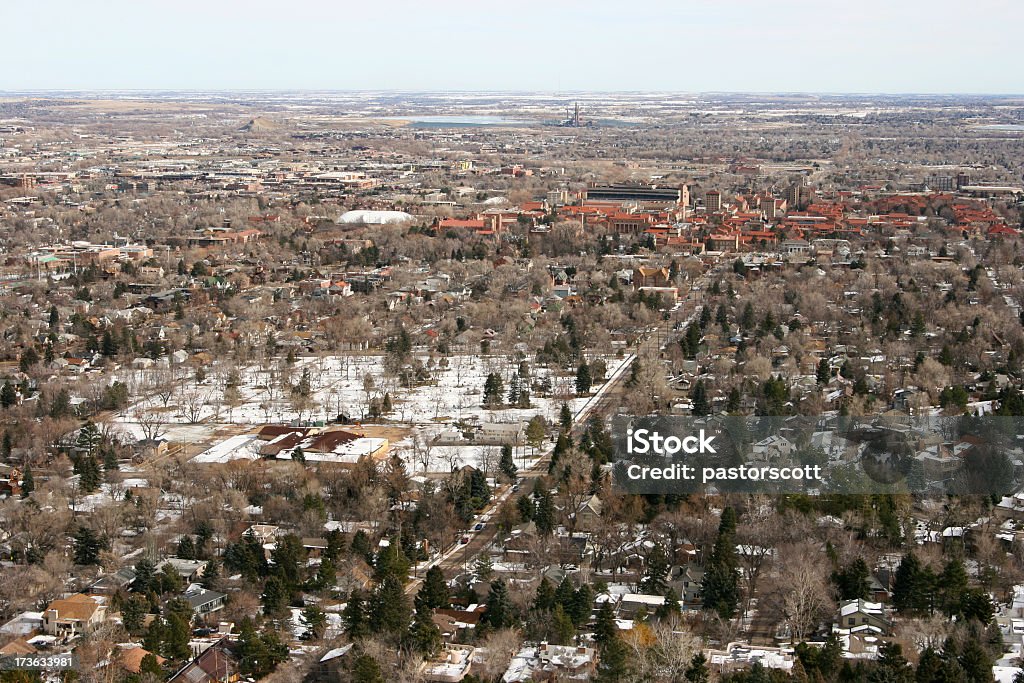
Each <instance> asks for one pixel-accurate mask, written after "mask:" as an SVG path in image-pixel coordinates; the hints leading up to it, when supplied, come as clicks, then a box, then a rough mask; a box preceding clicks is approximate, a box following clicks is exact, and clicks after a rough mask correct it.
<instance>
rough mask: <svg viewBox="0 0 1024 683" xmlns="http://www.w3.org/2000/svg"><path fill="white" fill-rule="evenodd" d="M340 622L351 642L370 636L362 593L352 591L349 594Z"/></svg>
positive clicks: (355, 590) (357, 590)
mask: <svg viewBox="0 0 1024 683" xmlns="http://www.w3.org/2000/svg"><path fill="white" fill-rule="evenodd" d="M342 621H343V622H344V624H345V633H346V634H347V635H348V637H349V638H351V639H352V640H356V639H358V638H363V637H365V636H367V635H369V634H370V628H369V624H368V620H367V615H366V602H365V600H364V599H363V594H362V591H360V590H359V589H353V591H352V592H351V593H350V594H349V596H348V602H347V603H346V604H345V610H344V612H342Z"/></svg>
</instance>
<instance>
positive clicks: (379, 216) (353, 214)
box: [337, 211, 413, 225]
mask: <svg viewBox="0 0 1024 683" xmlns="http://www.w3.org/2000/svg"><path fill="white" fill-rule="evenodd" d="M411 220H413V216H412V215H411V214H408V213H406V212H405V211H346V212H345V213H343V214H341V215H340V216H338V220H337V222H338V223H344V224H346V225H355V224H362V225H392V224H395V223H405V222H407V221H411Z"/></svg>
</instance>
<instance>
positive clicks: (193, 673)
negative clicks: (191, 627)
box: [168, 637, 241, 683]
mask: <svg viewBox="0 0 1024 683" xmlns="http://www.w3.org/2000/svg"><path fill="white" fill-rule="evenodd" d="M233 646H234V643H232V642H231V641H229V640H228V639H227V637H224V638H221V639H220V640H218V641H217V642H216V643H214V644H213V645H211V646H210V647H209V648H207V649H206V650H204V651H203V653H202V654H200V655H199V656H198V657H196V658H195V659H194V660H192V661H191V662H189V663H188V664H186V665H185V666H184V667H182V668H181V669H180V670H179V671H178V672H177V673H175V674H174V675H173V676H171V678H170V679H169V681H168V683H236V682H237V681H238V680H240V679H241V673H240V668H241V667H240V662H239V660H238V657H237V655H236V654H235V652H234V649H233Z"/></svg>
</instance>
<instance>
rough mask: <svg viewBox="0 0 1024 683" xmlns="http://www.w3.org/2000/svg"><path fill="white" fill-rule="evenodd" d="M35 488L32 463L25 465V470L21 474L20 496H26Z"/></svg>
mask: <svg viewBox="0 0 1024 683" xmlns="http://www.w3.org/2000/svg"><path fill="white" fill-rule="evenodd" d="M35 490H36V480H35V478H34V477H33V476H32V465H26V466H25V472H24V473H23V474H22V475H21V497H22V498H28V497H29V496H30V495H32V492H33V491H35Z"/></svg>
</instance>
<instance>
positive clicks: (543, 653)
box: [501, 643, 597, 683]
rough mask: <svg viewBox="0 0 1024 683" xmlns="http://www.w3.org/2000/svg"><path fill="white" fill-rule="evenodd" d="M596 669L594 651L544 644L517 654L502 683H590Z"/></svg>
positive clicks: (526, 648) (525, 648)
mask: <svg viewBox="0 0 1024 683" xmlns="http://www.w3.org/2000/svg"><path fill="white" fill-rule="evenodd" d="M596 665H597V657H596V652H595V650H594V648H592V647H583V646H580V647H574V646H572V645H549V644H548V643H541V644H540V645H537V646H527V647H524V648H523V649H521V650H520V651H519V652H517V653H516V655H515V656H514V657H513V658H512V661H511V662H510V663H509V665H508V669H506V670H505V673H504V675H503V676H502V677H501V680H502V683H525V682H526V681H546V680H547V681H553V680H587V679H589V678H590V677H591V675H592V674H593V673H594V670H595V668H596Z"/></svg>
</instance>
